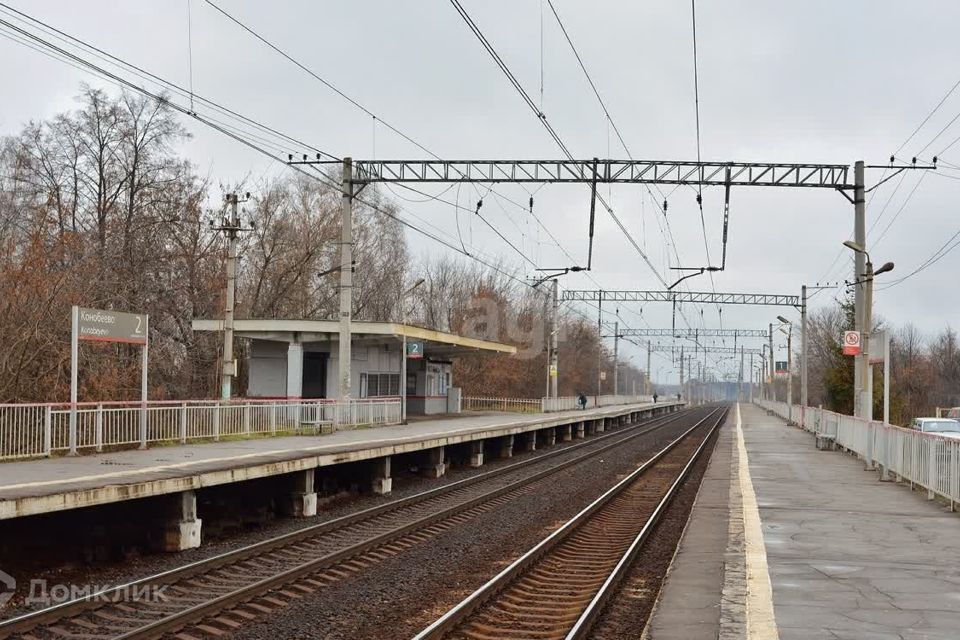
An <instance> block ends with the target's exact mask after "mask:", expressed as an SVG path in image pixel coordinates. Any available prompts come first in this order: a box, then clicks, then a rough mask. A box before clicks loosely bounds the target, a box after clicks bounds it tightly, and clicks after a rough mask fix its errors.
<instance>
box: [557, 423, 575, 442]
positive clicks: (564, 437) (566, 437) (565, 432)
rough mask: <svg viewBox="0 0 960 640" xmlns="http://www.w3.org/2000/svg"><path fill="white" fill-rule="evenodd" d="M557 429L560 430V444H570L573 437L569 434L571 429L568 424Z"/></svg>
mask: <svg viewBox="0 0 960 640" xmlns="http://www.w3.org/2000/svg"><path fill="white" fill-rule="evenodd" d="M557 429H560V442H570V441H571V440H572V439H573V435H572V434H571V431H572V429H571V426H570V425H569V424H565V425H563V426H562V427H557Z"/></svg>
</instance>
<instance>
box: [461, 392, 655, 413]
mask: <svg viewBox="0 0 960 640" xmlns="http://www.w3.org/2000/svg"><path fill="white" fill-rule="evenodd" d="M586 398H587V407H586V408H588V409H595V408H596V407H597V406H600V407H612V406H614V405H619V404H644V403H648V402H653V398H652V397H651V396H614V395H609V396H600V398H599V405H598V403H597V396H586ZM461 406H462V408H463V410H464V411H512V412H516V413H540V412H542V413H548V412H550V411H573V410H575V409H579V408H580V405H579V403H578V402H577V396H562V397H559V398H539V399H538V398H482V397H477V396H464V397H463V401H462V405H461Z"/></svg>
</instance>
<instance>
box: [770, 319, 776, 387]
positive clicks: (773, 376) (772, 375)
mask: <svg viewBox="0 0 960 640" xmlns="http://www.w3.org/2000/svg"><path fill="white" fill-rule="evenodd" d="M768 335H769V338H768V340H769V341H770V389H771V390H772V391H773V393H772V395H771V397H770V399H771V400H776V399H777V388H776V387H775V386H774V384H773V381H774V380H776V379H777V369H776V362H775V360H776V358H774V357H773V323H772V322H771V323H770V329H769V334H768Z"/></svg>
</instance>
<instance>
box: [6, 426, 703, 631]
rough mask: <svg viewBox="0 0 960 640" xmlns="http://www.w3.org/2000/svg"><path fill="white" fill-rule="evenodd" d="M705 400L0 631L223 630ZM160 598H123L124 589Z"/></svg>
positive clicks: (103, 593) (454, 522)
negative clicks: (157, 594)
mask: <svg viewBox="0 0 960 640" xmlns="http://www.w3.org/2000/svg"><path fill="white" fill-rule="evenodd" d="M702 412H703V410H702V409H688V410H686V411H681V412H677V413H674V414H670V415H668V416H662V417H660V418H655V419H653V420H648V421H645V422H643V423H640V424H638V425H632V426H628V427H621V428H618V429H616V430H614V431H611V432H609V433H607V434H604V435H601V436H595V437H593V438H591V439H589V440H587V441H584V442H582V443H578V444H575V445H572V446H569V447H566V448H563V449H558V450H556V451H551V452H548V453H545V454H542V455H540V456H537V457H536V458H531V459H528V460H523V461H519V462H516V463H513V464H510V465H506V466H504V467H500V468H498V469H495V470H492V471H488V472H485V473H481V474H478V475H476V476H472V477H470V478H467V479H464V480H460V481H458V482H454V483H451V484H448V485H445V486H443V487H438V488H436V489H432V490H429V491H425V492H422V493H420V494H416V495H414V496H410V497H407V498H404V499H401V500H397V501H394V502H390V503H387V504H384V505H380V506H377V507H373V508H370V509H366V510H364V511H360V512H357V513H355V514H350V515H348V516H344V517H341V518H337V519H335V520H330V521H328V522H324V523H321V524H317V525H314V526H310V527H305V528H304V529H301V530H298V531H295V532H292V533H288V534H285V535H282V536H278V537H276V538H272V539H269V540H265V541H262V542H259V543H257V544H253V545H249V546H247V547H243V548H240V549H236V550H233V551H230V552H227V553H224V554H221V555H218V556H214V557H211V558H208V559H205V560H202V561H198V562H195V563H191V564H189V565H185V566H183V567H180V568H177V569H174V570H171V571H167V572H164V573H161V574H157V575H154V576H150V577H147V578H144V579H142V580H138V581H136V582H133V583H128V584H125V585H120V586H118V587H115V588H112V589H109V590H105V591H101V592H99V593H97V594H93V595H91V596H89V597H87V598H84V599H81V600H74V601H70V602H66V603H63V604H60V605H56V606H53V607H50V608H48V609H43V610H40V611H36V612H32V613H29V614H25V615H22V616H19V617H17V618H12V619H10V620H6V621H3V622H0V638H7V637H18V638H26V639H27V640H47V639H52V638H122V639H125V640H132V639H134V638H137V639H141V638H158V637H164V636H167V635H171V634H174V633H176V634H177V637H178V638H181V639H188V638H200V637H204V636H222V635H224V634H228V633H229V632H230V631H233V630H235V629H238V628H240V627H241V626H242V625H243V624H244V623H245V622H247V621H249V620H251V619H254V618H257V617H260V616H263V615H267V614H269V613H271V612H272V611H273V610H275V609H278V608H280V607H283V606H286V604H287V603H288V602H290V601H291V600H294V599H296V598H299V597H302V596H303V595H305V594H309V593H311V592H313V591H316V590H318V589H322V588H323V587H325V586H327V585H329V584H331V583H333V582H336V581H338V580H341V579H343V578H344V577H347V576H349V575H351V574H353V573H356V572H358V571H362V570H363V569H364V568H366V567H369V566H371V565H373V564H376V563H378V562H381V561H383V560H386V559H387V558H389V557H391V556H395V555H398V554H400V553H403V551H404V550H406V549H409V548H410V547H412V546H414V545H417V544H421V543H423V542H425V541H427V540H430V539H431V538H433V537H435V536H436V535H439V534H440V533H442V532H443V531H444V530H446V529H449V528H450V527H453V526H456V525H458V524H463V523H465V522H467V521H469V520H470V519H472V518H474V517H476V516H477V515H479V514H481V513H483V512H485V511H489V510H491V509H494V508H496V507H497V506H498V505H502V504H504V503H506V502H509V501H510V500H512V499H513V498H515V497H516V496H517V495H519V494H521V493H523V492H525V491H530V490H532V489H533V488H534V487H535V486H536V485H537V483H539V482H542V481H545V480H546V479H548V478H549V477H550V476H552V475H554V474H557V473H559V472H560V471H562V470H563V469H566V468H569V467H571V466H573V465H576V464H579V463H581V462H584V461H586V460H589V459H590V458H593V457H595V456H598V455H601V454H602V453H603V452H605V451H608V450H610V449H611V448H613V447H618V446H621V445H622V444H624V443H625V442H628V441H631V440H634V439H636V438H640V437H643V436H646V435H648V434H651V433H652V432H655V431H658V430H660V429H662V428H664V427H667V426H669V425H673V424H674V423H677V422H682V421H684V420H686V419H687V418H688V416H689V415H691V414H693V415H698V414H700V413H702ZM157 589H162V590H161V591H160V593H162V594H163V597H162V598H153V599H150V598H141V599H133V600H130V599H129V598H128V596H129V595H130V594H137V593H140V594H148V593H156V592H157Z"/></svg>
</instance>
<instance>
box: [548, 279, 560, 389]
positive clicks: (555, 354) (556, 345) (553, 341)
mask: <svg viewBox="0 0 960 640" xmlns="http://www.w3.org/2000/svg"><path fill="white" fill-rule="evenodd" d="M559 286H560V285H559V284H558V283H557V279H556V278H554V279H553V311H552V313H551V322H550V395H551V397H553V398H557V397H559V395H558V393H557V383H558V380H559V376H560V371H559V369H558V368H557V367H558V364H559V351H560V342H559V341H560V336H559V335H558V334H559V332H560V328H559V318H558V315H559V309H560V307H559V304H560V303H559V301H558V299H557V288H558V287H559Z"/></svg>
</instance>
